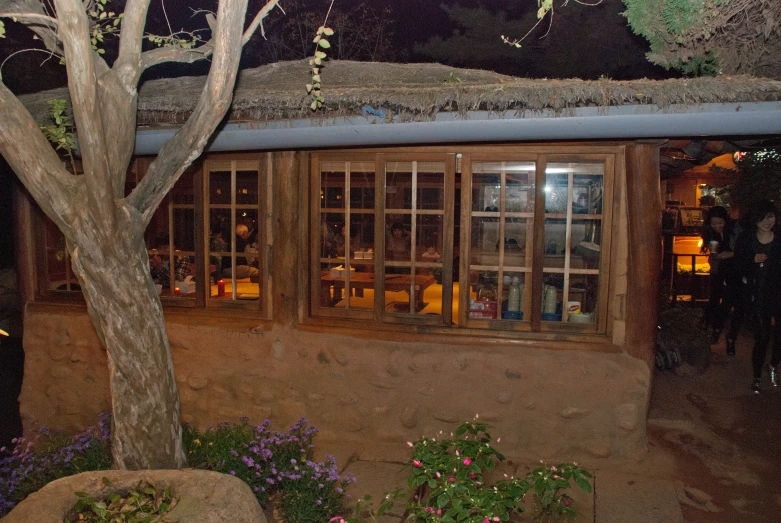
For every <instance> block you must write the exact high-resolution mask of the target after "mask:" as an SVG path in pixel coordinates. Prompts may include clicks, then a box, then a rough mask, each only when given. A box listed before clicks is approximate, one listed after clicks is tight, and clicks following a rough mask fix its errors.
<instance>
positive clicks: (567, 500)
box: [564, 499, 572, 507]
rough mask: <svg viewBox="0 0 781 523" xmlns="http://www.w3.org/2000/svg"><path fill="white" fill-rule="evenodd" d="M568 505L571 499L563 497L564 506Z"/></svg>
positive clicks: (570, 503)
mask: <svg viewBox="0 0 781 523" xmlns="http://www.w3.org/2000/svg"><path fill="white" fill-rule="evenodd" d="M570 505H572V500H571V499H565V500H564V506H565V507H569V506H570Z"/></svg>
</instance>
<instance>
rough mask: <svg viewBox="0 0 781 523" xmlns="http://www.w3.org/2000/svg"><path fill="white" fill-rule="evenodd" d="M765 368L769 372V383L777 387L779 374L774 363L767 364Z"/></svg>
mask: <svg viewBox="0 0 781 523" xmlns="http://www.w3.org/2000/svg"><path fill="white" fill-rule="evenodd" d="M767 370H768V373H769V374H770V383H772V384H773V386H774V387H778V378H779V376H778V372H777V370H776V365H768V366H767Z"/></svg>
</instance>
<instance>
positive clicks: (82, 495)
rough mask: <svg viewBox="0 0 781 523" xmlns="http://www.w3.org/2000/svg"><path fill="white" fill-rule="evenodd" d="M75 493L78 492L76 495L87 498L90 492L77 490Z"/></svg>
mask: <svg viewBox="0 0 781 523" xmlns="http://www.w3.org/2000/svg"><path fill="white" fill-rule="evenodd" d="M75 494H76V496H78V497H80V498H87V497H89V494H87V493H86V492H75Z"/></svg>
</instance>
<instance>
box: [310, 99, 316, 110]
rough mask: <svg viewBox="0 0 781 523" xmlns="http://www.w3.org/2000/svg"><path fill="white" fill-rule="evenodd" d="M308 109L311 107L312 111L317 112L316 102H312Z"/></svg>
mask: <svg viewBox="0 0 781 523" xmlns="http://www.w3.org/2000/svg"><path fill="white" fill-rule="evenodd" d="M309 107H311V108H312V110H313V111H316V110H317V100H315V101H314V102H312V103H311V104H310V105H309Z"/></svg>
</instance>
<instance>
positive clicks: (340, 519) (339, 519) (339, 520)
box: [328, 516, 344, 523]
mask: <svg viewBox="0 0 781 523" xmlns="http://www.w3.org/2000/svg"><path fill="white" fill-rule="evenodd" d="M328 521H329V523H330V522H331V521H336V523H344V518H343V517H342V516H334V517H332V518H331V519H329V520H328Z"/></svg>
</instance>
